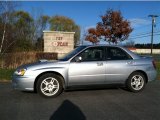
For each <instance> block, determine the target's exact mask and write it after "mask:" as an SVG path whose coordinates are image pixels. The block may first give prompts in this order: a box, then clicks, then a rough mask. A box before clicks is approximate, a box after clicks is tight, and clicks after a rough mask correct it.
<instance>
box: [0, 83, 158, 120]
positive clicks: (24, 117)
mask: <svg viewBox="0 0 160 120" xmlns="http://www.w3.org/2000/svg"><path fill="white" fill-rule="evenodd" d="M0 120H160V81H154V82H152V83H149V84H148V85H147V86H146V88H145V90H144V91H143V92H141V93H131V92H128V91H126V90H123V89H120V88H112V89H111V88H108V89H101V90H82V91H69V92H64V93H62V94H61V95H60V96H59V97H57V98H53V99H46V98H42V97H41V96H39V95H38V94H35V93H29V92H20V91H15V90H12V89H11V85H10V83H0Z"/></svg>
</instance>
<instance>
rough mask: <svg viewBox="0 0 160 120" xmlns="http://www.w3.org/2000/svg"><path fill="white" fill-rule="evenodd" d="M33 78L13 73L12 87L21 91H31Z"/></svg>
mask: <svg viewBox="0 0 160 120" xmlns="http://www.w3.org/2000/svg"><path fill="white" fill-rule="evenodd" d="M34 80H35V79H34V78H33V77H27V76H17V75H14V76H13V77H12V87H13V88H14V89H17V90H22V91H33V90H34Z"/></svg>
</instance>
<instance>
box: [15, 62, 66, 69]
mask: <svg viewBox="0 0 160 120" xmlns="http://www.w3.org/2000/svg"><path fill="white" fill-rule="evenodd" d="M67 63H68V61H58V60H54V61H48V60H39V61H37V62H34V63H30V64H25V65H22V66H20V67H18V68H17V69H21V68H26V69H30V70H37V69H45V68H47V69H49V68H55V67H56V68H61V67H65V66H66V64H67Z"/></svg>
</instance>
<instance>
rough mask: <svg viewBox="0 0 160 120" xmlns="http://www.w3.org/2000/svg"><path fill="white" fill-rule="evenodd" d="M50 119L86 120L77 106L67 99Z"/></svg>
mask: <svg viewBox="0 0 160 120" xmlns="http://www.w3.org/2000/svg"><path fill="white" fill-rule="evenodd" d="M50 120H86V117H85V115H84V114H83V112H82V111H81V110H80V108H79V107H78V106H76V105H75V104H73V103H72V102H71V101H69V100H64V101H63V103H62V104H61V105H60V106H59V108H58V109H57V110H56V111H55V112H54V113H53V114H52V116H51V117H50Z"/></svg>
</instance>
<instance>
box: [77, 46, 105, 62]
mask: <svg viewBox="0 0 160 120" xmlns="http://www.w3.org/2000/svg"><path fill="white" fill-rule="evenodd" d="M78 57H81V62H87V61H102V60H104V49H103V47H92V48H88V49H86V50H84V51H83V52H82V53H80V54H79V55H78Z"/></svg>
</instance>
